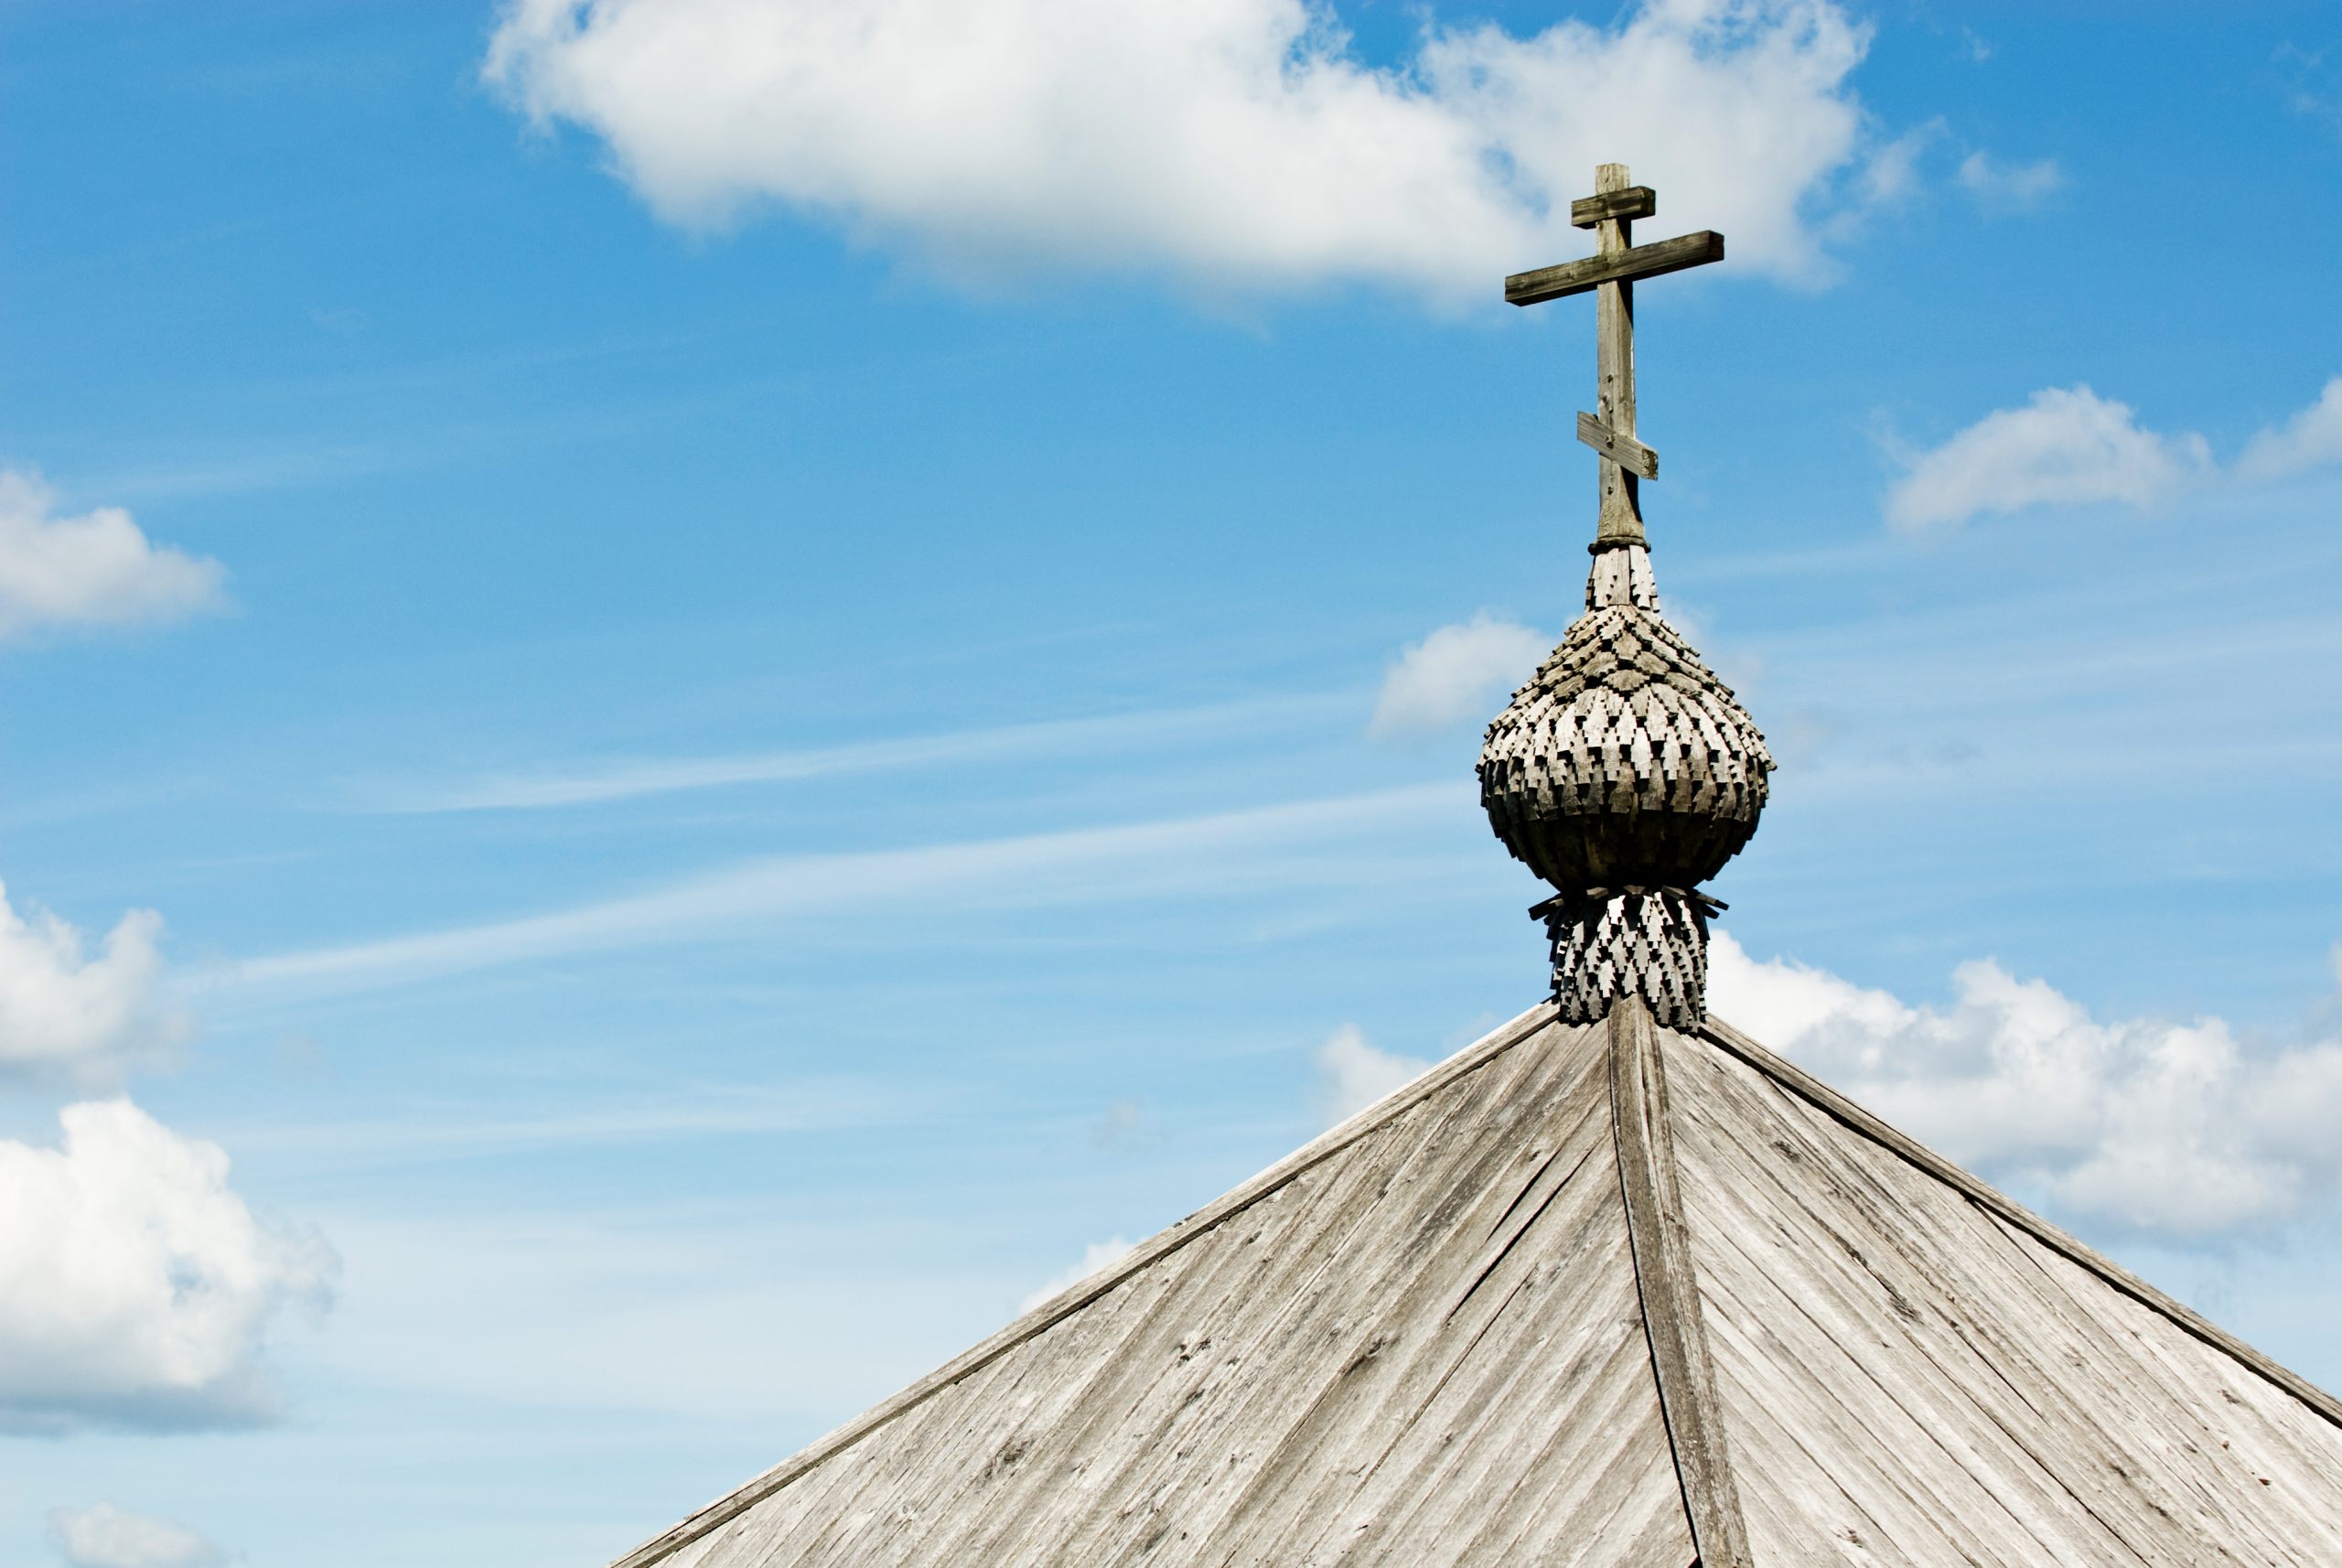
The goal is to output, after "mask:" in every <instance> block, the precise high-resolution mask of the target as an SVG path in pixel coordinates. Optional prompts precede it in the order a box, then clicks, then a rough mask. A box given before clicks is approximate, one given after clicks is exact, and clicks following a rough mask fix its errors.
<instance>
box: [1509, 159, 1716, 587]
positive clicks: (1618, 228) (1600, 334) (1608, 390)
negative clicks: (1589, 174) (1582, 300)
mask: <svg viewBox="0 0 2342 1568" xmlns="http://www.w3.org/2000/svg"><path fill="white" fill-rule="evenodd" d="M1658 211H1659V197H1658V194H1657V193H1656V192H1654V191H1653V190H1652V189H1651V188H1650V187H1649V186H1647V185H1629V184H1628V183H1627V166H1626V165H1624V164H1604V165H1602V166H1600V167H1599V168H1597V169H1595V173H1594V194H1593V195H1592V196H1589V197H1587V198H1585V199H1584V200H1582V201H1573V202H1571V203H1570V221H1571V223H1573V224H1574V225H1575V226H1576V227H1578V228H1580V229H1591V230H1593V231H1595V242H1596V244H1597V249H1596V250H1595V253H1594V254H1593V255H1591V256H1588V257H1587V258H1586V259H1585V260H1584V261H1582V262H1563V263H1562V264H1561V265H1560V266H1557V267H1540V268H1538V269H1537V270H1536V271H1535V272H1533V273H1515V274H1512V276H1510V277H1509V278H1507V279H1505V280H1504V297H1505V299H1506V300H1507V302H1509V303H1510V304H1513V305H1538V304H1542V302H1544V301H1546V300H1549V299H1560V298H1562V297H1563V296H1564V295H1573V294H1584V293H1585V291H1586V290H1588V289H1598V290H1599V291H1600V293H1599V294H1598V295H1596V300H1595V338H1594V340H1595V369H1596V371H1597V373H1598V375H1599V377H1600V381H1601V385H1600V388H1599V391H1598V392H1597V396H1596V401H1595V408H1596V409H1597V410H1598V411H1599V412H1597V413H1581V414H1579V415H1578V416H1577V438H1578V439H1579V440H1580V441H1583V442H1585V444H1586V445H1587V446H1591V447H1593V448H1594V449H1595V451H1596V452H1599V453H1600V454H1601V455H1602V514H1601V521H1600V522H1599V523H1598V524H1597V526H1596V527H1595V540H1594V548H1595V549H1596V550H1605V549H1609V548H1612V547H1613V546H1614V544H1625V543H1639V542H1642V538H1643V514H1642V504H1641V498H1640V497H1639V496H1638V494H1637V486H1638V484H1639V483H1640V482H1641V481H1642V480H1644V479H1655V478H1659V454H1658V453H1656V452H1654V451H1652V450H1651V449H1650V448H1649V447H1648V446H1644V445H1643V444H1642V443H1641V442H1639V441H1638V440H1636V439H1635V279H1637V278H1648V277H1657V276H1658V275H1659V274H1661V273H1675V272H1681V271H1682V270H1683V269H1684V268H1685V267H1698V266H1705V265H1706V264H1707V263H1710V262H1720V261H1722V260H1724V236H1723V235H1721V234H1719V233H1717V232H1715V231H1714V230H1711V229H1703V230H1702V231H1700V232H1698V233H1696V234H1686V235H1684V236H1683V237H1682V238H1681V239H1677V240H1661V241H1660V242H1658V243H1657V244H1655V245H1631V244H1629V243H1628V240H1629V239H1631V238H1632V236H1633V232H1634V221H1635V220H1636V219H1638V218H1649V217H1652V216H1654V215H1655V214H1657V212H1658Z"/></svg>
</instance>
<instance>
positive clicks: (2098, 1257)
mask: <svg viewBox="0 0 2342 1568" xmlns="http://www.w3.org/2000/svg"><path fill="white" fill-rule="evenodd" d="M1708 1025H1709V1026H1708V1030H1707V1034H1708V1037H1709V1038H1711V1039H1713V1040H1714V1042H1715V1043H1716V1044H1718V1045H1720V1046H1722V1047H1724V1048H1725V1049H1726V1050H1728V1051H1731V1052H1732V1053H1733V1054H1734V1055H1735V1056H1737V1057H1739V1058H1741V1059H1742V1060H1744V1061H1746V1062H1747V1063H1748V1064H1749V1065H1750V1066H1751V1067H1754V1068H1755V1069H1756V1070H1758V1071H1759V1072H1762V1073H1764V1074H1765V1075H1766V1076H1767V1077H1768V1078H1770V1079H1773V1080H1774V1081H1775V1082H1777V1083H1778V1084H1780V1085H1781V1086H1782V1087H1783V1088H1784V1089H1787V1090H1789V1091H1790V1092H1791V1093H1793V1094H1796V1095H1798V1096H1799V1097H1800V1098H1802V1099H1804V1100H1806V1101H1809V1102H1810V1103H1811V1104H1813V1105H1814V1106H1816V1107H1817V1108H1819V1109H1820V1110H1821V1111H1822V1112H1825V1113H1827V1114H1828V1115H1830V1116H1831V1117H1832V1118H1834V1119H1835V1120H1837V1121H1839V1122H1842V1123H1844V1124H1845V1125H1846V1126H1847V1127H1849V1128H1851V1129H1853V1131H1854V1132H1857V1133H1861V1134H1862V1135H1863V1136H1864V1137H1865V1138H1869V1139H1871V1140H1872V1141H1873V1142H1875V1143H1876V1144H1879V1145H1880V1146H1881V1147H1883V1148H1886V1149H1890V1150H1893V1151H1894V1152H1895V1153H1896V1155H1899V1156H1900V1157H1901V1158H1903V1159H1905V1160H1907V1161H1909V1162H1910V1163H1911V1164H1912V1165H1916V1166H1918V1168H1919V1169H1921V1170H1924V1171H1926V1172H1927V1173H1928V1174H1929V1175H1930V1176H1934V1177H1935V1178H1936V1179H1937V1180H1939V1181H1941V1182H1945V1183H1947V1184H1949V1185H1950V1186H1951V1187H1956V1188H1958V1189H1959V1190H1960V1191H1961V1193H1963V1194H1965V1195H1966V1196H1967V1197H1968V1198H1969V1199H1970V1201H1971V1202H1973V1203H1976V1204H1978V1205H1979V1206H1981V1207H1982V1208H1985V1209H1986V1210H1988V1211H1990V1212H1991V1213H1993V1214H1996V1215H1998V1216H1999V1217H2000V1218H2001V1219H2004V1220H2006V1221H2007V1222H2008V1223H2009V1224H2010V1225H2012V1226H2014V1227H2015V1228H2016V1229H2017V1230H2022V1231H2024V1232H2025V1234H2027V1235H2029V1236H2031V1237H2033V1238H2034V1239H2035V1240H2038V1241H2040V1242H2041V1243H2042V1244H2044V1245H2045V1246H2047V1247H2048V1248H2049V1249H2050V1250H2051V1251H2056V1252H2057V1253H2059V1254H2061V1255H2062V1256H2064V1257H2067V1258H2069V1259H2071V1260H2072V1261H2073V1262H2077V1263H2079V1264H2080V1265H2081V1266H2082V1267H2083V1268H2085V1269H2087V1270H2089V1271H2090V1273H2093V1274H2096V1275H2097V1276H2098V1277H2099V1278H2100V1279H2101V1280H2103V1281H2104V1282H2105V1283H2108V1284H2109V1285H2111V1286H2112V1287H2113V1288H2114V1289H2116V1290H2118V1291H2120V1292H2122V1294H2125V1295H2127V1296H2129V1297H2131V1298H2132V1299H2133V1301H2136V1302H2138V1303H2140V1304H2141V1305H2143V1306H2147V1307H2149V1308H2152V1309H2153V1310H2154V1311H2155V1312H2157V1313H2159V1314H2161V1315H2162V1316H2164V1317H2165V1318H2168V1319H2169V1320H2170V1321H2171V1322H2173V1323H2174V1324H2175V1325H2177V1326H2179V1327H2180V1328H2181V1329H2182V1330H2183V1331H2185V1332H2186V1333H2187V1334H2190V1335H2192V1336H2194V1337H2196V1338H2197V1339H2200V1340H2202V1341H2203V1342H2204V1343H2205V1344H2207V1345H2209V1346H2212V1347H2214V1348H2217V1349H2218V1350H2220V1351H2221V1352H2223V1353H2224V1354H2226V1355H2228V1356H2230V1357H2232V1358H2234V1359H2236V1360H2238V1361H2240V1362H2241V1363H2242V1364H2243V1365H2245V1366H2246V1367H2248V1368H2250V1369H2251V1370H2252V1371H2253V1372H2254V1373H2256V1374H2257V1375H2259V1376H2260V1377H2261V1378H2264V1379H2266V1380H2268V1381H2270V1382H2272V1383H2274V1384H2275V1385H2276V1386H2277V1387H2279V1388H2281V1389H2283V1390H2284V1391H2286V1392H2287V1393H2289V1394H2291V1395H2292V1396H2293V1397H2294V1398H2295V1399H2297V1400H2299V1401H2301V1402H2303V1403H2304V1404H2305V1405H2308V1406H2309V1407H2310V1408H2311V1409H2312V1410H2315V1411H2316V1412H2318V1413H2319V1414H2320V1415H2322V1416H2324V1417H2325V1418H2326V1420H2327V1421H2330V1422H2332V1423H2335V1425H2337V1426H2342V1400H2337V1399H2336V1398H2335V1397H2334V1396H2333V1395H2332V1394H2330V1393H2327V1392H2326V1391H2325V1390H2324V1389H2321V1388H2319V1387H2318V1386H2317V1385H2316V1384H2315V1383H2313V1382H2311V1381H2310V1380H2308V1379H2306V1378H2304V1377H2303V1376H2301V1375H2300V1374H2299V1373H2297V1372H2294V1371H2293V1370H2292V1369H2289V1368H2285V1367H2282V1366H2280V1365H2278V1364H2277V1363H2276V1362H2274V1361H2272V1360H2271V1359H2269V1358H2268V1357H2266V1356H2264V1355H2262V1354H2261V1352H2260V1351H2258V1350H2256V1349H2254V1348H2252V1347H2251V1346H2250V1345H2247V1344H2246V1343H2245V1342H2244V1341H2243V1340H2241V1339H2239V1338H2238V1337H2236V1336H2234V1335H2233V1334H2230V1333H2229V1331H2228V1330H2226V1329H2224V1328H2222V1327H2220V1326H2218V1324H2216V1323H2213V1322H2212V1321H2211V1320H2210V1319H2208V1318H2207V1317H2205V1316H2202V1315H2201V1314H2199V1313H2197V1311H2195V1310H2194V1309H2193V1308H2192V1307H2189V1306H2187V1305H2186V1304H2184V1303H2182V1302H2180V1301H2177V1300H2175V1299H2174V1298H2173V1297H2171V1296H2169V1295H2166V1294H2164V1293H2163V1292H2162V1291H2159V1290H2157V1289H2156V1288H2155V1287H2154V1286H2153V1285H2151V1284H2149V1283H2147V1282H2146V1281H2144V1280H2143V1279H2141V1278H2139V1277H2138V1276H2137V1275H2136V1274H2133V1273H2131V1272H2130V1271H2129V1270H2127V1269H2125V1268H2123V1267H2122V1265H2121V1264H2119V1263H2117V1262H2114V1261H2113V1260H2112V1259H2111V1258H2108V1257H2106V1256H2105V1255H2104V1254H2102V1253H2100V1251H2097V1250H2096V1249H2095V1248H2092V1247H2090V1246H2088V1245H2086V1244H2084V1243H2083V1242H2081V1241H2079V1240H2076V1239H2075V1238H2073V1237H2072V1236H2069V1235H2068V1234H2067V1233H2066V1232H2065V1231H2063V1230H2059V1229H2058V1228H2057V1226H2055V1225H2052V1224H2050V1223H2049V1222H2048V1221H2047V1219H2042V1218H2041V1217H2040V1216H2039V1215H2037V1214H2036V1213H2034V1212H2033V1211H2032V1210H2031V1209H2029V1208H2025V1206H2024V1205H2023V1204H2020V1203H2018V1202H2016V1201H2015V1200H2014V1199H2013V1198H2011V1197H2008V1196H2007V1195H2006V1194H2005V1193H2003V1192H2001V1191H2000V1190H1998V1189H1997V1188H1995V1187H1990V1186H1988V1185H1986V1184H1985V1183H1983V1182H1982V1181H1979V1180H1978V1179H1977V1178H1976V1177H1974V1176H1971V1175H1969V1174H1968V1173H1967V1172H1966V1171H1964V1170H1961V1168H1960V1167H1959V1166H1958V1165H1953V1164H1952V1163H1951V1162H1950V1160H1947V1159H1945V1158H1944V1157H1943V1156H1942V1155H1939V1154H1937V1153H1936V1152H1935V1151H1934V1150H1933V1149H1930V1148H1928V1146H1927V1145H1925V1144H1921V1143H1920V1142H1919V1141H1918V1139H1916V1138H1913V1137H1910V1136H1909V1135H1907V1133H1902V1132H1900V1131H1898V1130H1897V1129H1896V1128H1893V1127H1890V1126H1888V1125H1887V1124H1886V1123H1885V1122H1882V1121H1880V1120H1879V1119H1878V1118H1877V1117H1875V1116H1874V1115H1872V1114H1871V1113H1870V1112H1867V1111H1865V1110H1864V1109H1863V1108H1862V1107H1861V1106H1859V1105H1857V1104H1855V1103H1854V1102H1853V1101H1851V1100H1848V1099H1847V1098H1846V1097H1845V1096H1844V1095H1842V1094H1840V1093H1839V1092H1838V1091H1837V1090H1834V1089H1832V1088H1831V1087H1830V1086H1829V1085H1828V1084H1826V1083H1823V1082H1822V1081H1821V1079H1817V1078H1815V1077H1814V1076H1813V1075H1812V1074H1810V1073H1809V1072H1807V1071H1806V1070H1805V1069H1802V1068H1800V1067H1799V1066H1798V1065H1797V1064H1796V1063H1794V1062H1791V1061H1789V1059H1787V1058H1783V1057H1779V1056H1777V1055H1775V1054H1774V1053H1773V1052H1771V1051H1769V1050H1767V1049H1766V1048H1765V1047H1764V1046H1762V1045H1760V1044H1758V1043H1757V1042H1756V1040H1753V1039H1751V1038H1750V1037H1749V1036H1746V1035H1744V1034H1742V1033H1741V1032H1740V1031H1739V1030H1737V1029H1735V1028H1734V1027H1733V1026H1731V1025H1729V1024H1726V1023H1724V1021H1723V1020H1722V1019H1720V1018H1715V1017H1711V1018H1710V1019H1709V1020H1708Z"/></svg>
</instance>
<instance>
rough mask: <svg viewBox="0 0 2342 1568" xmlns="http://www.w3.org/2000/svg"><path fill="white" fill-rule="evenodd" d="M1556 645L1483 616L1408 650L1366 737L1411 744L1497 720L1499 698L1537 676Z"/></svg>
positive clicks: (1388, 676) (1385, 683) (1389, 675)
mask: <svg viewBox="0 0 2342 1568" xmlns="http://www.w3.org/2000/svg"><path fill="white" fill-rule="evenodd" d="M1552 647H1553V639H1552V638H1549V637H1547V636H1546V635H1545V634H1544V633H1543V632H1541V631H1532V630H1531V629H1530V628H1528V627H1525V626H1520V625H1517V624H1515V623H1514V622H1512V621H1509V620H1498V619H1497V618H1494V617H1493V616H1490V615H1488V613H1487V612H1486V611H1483V612H1481V613H1480V614H1478V615H1476V616H1474V617H1473V618H1471V619H1470V620H1467V621H1464V622H1461V623H1459V624H1457V625H1455V626H1444V627H1441V628H1439V629H1438V630H1436V631H1434V632H1433V633H1432V634H1431V635H1430V636H1429V637H1426V638H1424V639H1423V640H1422V641H1421V642H1416V643H1410V644H1409V645H1408V646H1407V649H1406V650H1405V651H1404V652H1402V654H1400V655H1399V657H1398V658H1397V659H1395V660H1391V668H1390V670H1389V671H1387V672H1386V673H1385V674H1384V675H1383V677H1382V693H1381V695H1380V696H1379V697H1377V698H1376V699H1375V703H1374V716H1373V718H1371V719H1370V720H1369V721H1368V723H1367V726H1366V733H1367V734H1368V735H1370V736H1373V737H1374V738H1375V739H1377V740H1408V739H1416V738H1420V737H1422V736H1428V735H1435V734H1437V733H1438V732H1439V731H1441V730H1444V729H1447V728H1450V727H1452V726H1454V725H1460V724H1463V723H1466V721H1470V722H1473V723H1477V724H1486V723H1488V720H1490V719H1492V718H1494V717H1496V716H1497V709H1498V708H1499V707H1500V706H1501V705H1502V703H1503V696H1504V693H1507V692H1509V691H1510V690H1511V689H1512V688H1513V687H1515V686H1518V685H1520V683H1521V682H1524V681H1526V680H1528V679H1529V677H1530V676H1531V674H1533V673H1534V672H1535V671H1536V669H1537V666H1538V665H1540V664H1542V663H1543V662H1544V661H1545V656H1546V655H1547V654H1548V653H1550V652H1552Z"/></svg>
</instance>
